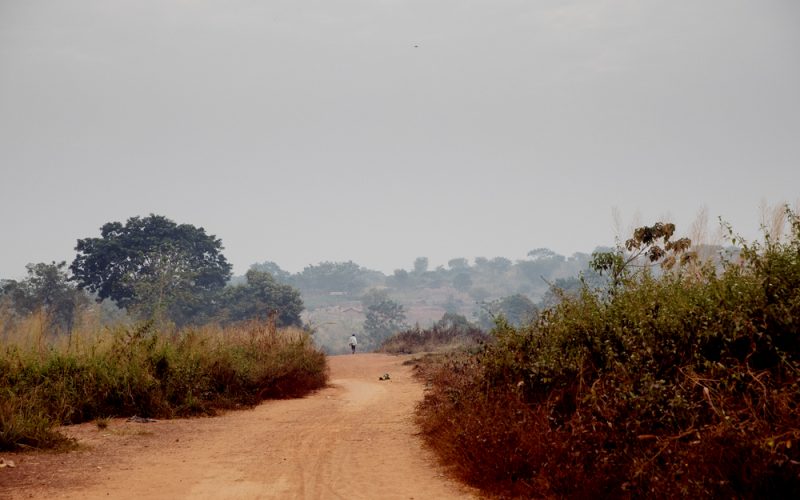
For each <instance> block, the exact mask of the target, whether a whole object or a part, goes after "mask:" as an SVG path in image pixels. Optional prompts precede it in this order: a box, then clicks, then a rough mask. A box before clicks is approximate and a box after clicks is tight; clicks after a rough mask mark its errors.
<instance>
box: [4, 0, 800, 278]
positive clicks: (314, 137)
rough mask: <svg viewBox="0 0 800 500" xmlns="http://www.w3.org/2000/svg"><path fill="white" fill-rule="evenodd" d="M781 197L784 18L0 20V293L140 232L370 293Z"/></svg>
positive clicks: (204, 9)
mask: <svg viewBox="0 0 800 500" xmlns="http://www.w3.org/2000/svg"><path fill="white" fill-rule="evenodd" d="M799 187H800V2H798V1H796V0H782V1H781V0H752V1H740V0H708V1H701V0H686V1H679V0H629V1H623V0H585V1H583V0H581V1H578V0H574V1H555V0H552V1H537V0H483V1H475V0H280V1H276V0H261V1H256V0H252V1H244V0H225V1H190V0H183V1H175V0H154V1H145V0H131V1H114V0H94V1H89V0H71V1H68V2H66V1H58V0H53V1H37V0H19V1H16V0H0V214H1V215H0V217H2V219H0V235H2V245H1V246H0V248H2V250H0V277H8V278H18V277H21V276H22V275H24V273H25V269H24V265H25V264H26V263H28V262H40V261H51V260H67V261H71V260H72V258H73V257H74V250H73V248H74V246H75V241H76V240H77V239H78V238H82V237H87V236H97V235H98V234H99V230H98V228H99V227H100V226H101V225H102V224H103V223H105V222H108V221H112V220H118V221H124V220H125V219H127V218H128V217H130V216H134V215H147V214H149V213H157V214H162V215H166V216H168V217H170V218H172V219H173V220H175V221H177V222H187V223H192V224H195V225H197V226H203V227H205V228H206V230H207V231H209V232H210V233H213V234H215V235H217V236H218V237H221V238H222V240H223V242H224V244H225V247H226V250H225V254H226V255H227V257H228V259H229V260H230V261H231V262H232V263H233V264H234V266H235V272H236V273H242V272H244V271H245V270H246V269H247V267H248V266H249V265H250V264H251V263H253V262H256V261H263V260H273V261H276V262H277V263H279V264H280V265H281V266H282V267H284V268H286V269H289V270H292V271H298V270H300V269H302V268H303V267H304V266H306V265H308V264H312V263H317V262H319V261H322V260H348V259H352V260H354V261H356V262H358V263H359V264H361V265H364V266H367V267H371V268H376V269H380V270H383V271H387V272H390V271H392V270H393V269H395V268H399V267H405V268H409V267H410V266H411V264H412V262H413V259H414V258H415V257H417V256H422V255H425V256H428V257H429V258H430V260H431V264H432V265H437V264H443V263H445V262H446V261H447V260H448V259H450V258H452V257H467V258H470V259H471V258H473V257H475V256H486V257H493V256H498V255H502V256H505V257H509V258H512V259H515V258H523V257H524V256H525V254H526V253H527V251H528V250H530V249H532V248H535V247H541V246H547V247H550V248H552V249H554V250H556V251H558V252H561V253H566V254H571V253H572V252H575V251H591V250H592V248H594V247H595V246H596V245H598V244H609V243H611V242H612V241H613V237H614V227H613V220H612V215H611V213H612V208H613V207H617V208H618V209H619V212H620V213H621V215H622V219H623V221H624V222H626V223H627V222H629V220H630V219H631V218H632V217H634V214H636V213H637V212H638V213H640V214H641V221H642V222H646V223H650V222H654V221H655V220H656V219H657V218H659V217H661V216H663V215H669V216H670V218H671V220H673V221H674V222H676V223H677V224H678V230H679V232H681V230H682V229H684V230H685V229H687V226H688V225H689V224H690V223H691V222H692V221H693V219H694V217H695V214H696V213H697V211H698V210H699V209H700V208H701V207H703V206H707V207H708V211H709V213H710V215H711V216H712V217H716V216H723V217H724V218H725V219H727V220H728V221H730V222H731V223H733V224H734V226H735V228H736V229H738V230H739V231H740V232H741V233H743V234H745V235H751V236H752V235H755V234H756V232H757V228H758V220H759V204H760V203H761V202H762V200H766V201H768V202H770V203H775V202H780V201H789V202H794V201H795V200H797V199H798V198H799V197H800V189H799Z"/></svg>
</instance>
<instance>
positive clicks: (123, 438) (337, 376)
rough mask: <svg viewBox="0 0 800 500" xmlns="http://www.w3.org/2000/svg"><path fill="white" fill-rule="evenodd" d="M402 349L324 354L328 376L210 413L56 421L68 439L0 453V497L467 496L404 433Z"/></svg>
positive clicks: (408, 381) (408, 396) (411, 393)
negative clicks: (68, 443) (325, 382)
mask: <svg viewBox="0 0 800 500" xmlns="http://www.w3.org/2000/svg"><path fill="white" fill-rule="evenodd" d="M405 359H407V358H405V357H396V356H387V355H382V354H357V355H355V356H352V355H344V356H332V357H329V358H328V360H329V363H330V369H331V382H330V386H329V387H328V388H326V389H323V390H320V391H318V392H316V393H314V394H311V395H309V396H308V397H306V398H303V399H295V400H285V401H268V402H265V403H264V404H262V405H260V406H258V407H256V408H255V409H252V410H242V411H234V412H230V413H227V414H224V415H222V416H219V417H214V418H193V419H178V420H163V421H158V422H155V423H132V422H126V421H124V420H122V419H114V420H112V421H111V423H110V424H109V426H108V428H107V429H105V430H100V429H98V427H97V426H96V425H95V424H93V423H87V424H82V425H77V426H71V427H67V428H65V429H66V430H65V432H66V433H67V434H69V435H71V436H73V437H75V438H76V439H77V440H78V441H79V443H81V448H80V449H79V450H78V451H73V452H69V453H26V454H10V453H5V454H2V453H0V456H2V457H4V458H6V459H11V460H14V461H15V462H16V464H17V467H15V468H13V469H11V468H4V469H0V498H47V499H51V498H58V499H67V498H69V499H84V498H115V499H116V498H122V499H124V498H131V499H133V498H135V499H143V498H165V499H166V498H169V499H172V498H192V499H195V498H196V499H226V498H228V499H239V498H242V499H251V498H252V499H255V498H263V499H271V498H280V499H286V498H298V499H299V498H302V499H315V498H320V499H328V498H333V499H336V498H341V499H345V498H346V499H359V498H363V499H394V498H396V499H401V498H402V499H412V498H413V499H447V498H470V497H472V496H473V495H474V493H473V492H471V491H470V490H468V489H467V488H466V487H464V486H461V485H460V484H458V483H457V482H455V481H453V480H450V479H448V478H447V477H445V475H444V472H443V470H442V469H441V468H440V467H438V466H437V465H436V463H435V460H434V458H433V456H432V454H431V453H430V452H429V451H428V450H426V449H425V448H423V446H422V442H421V440H420V438H419V437H418V436H416V435H415V432H416V429H415V427H414V425H413V422H412V413H413V410H414V405H415V403H416V402H417V401H419V400H420V398H421V397H422V387H421V385H420V384H419V382H417V381H415V380H413V379H412V376H411V369H410V368H409V367H407V366H402V362H403V361H404V360H405ZM384 373H389V375H390V377H391V379H390V380H388V381H379V380H378V377H380V376H381V375H383V374H384Z"/></svg>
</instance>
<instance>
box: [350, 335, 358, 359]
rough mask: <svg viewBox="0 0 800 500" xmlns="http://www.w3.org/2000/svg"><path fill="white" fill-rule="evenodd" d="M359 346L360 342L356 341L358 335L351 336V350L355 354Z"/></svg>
mask: <svg viewBox="0 0 800 500" xmlns="http://www.w3.org/2000/svg"><path fill="white" fill-rule="evenodd" d="M357 345H358V340H356V334H355V333H354V334H352V335H350V349H352V350H353V354H355V353H356V346H357Z"/></svg>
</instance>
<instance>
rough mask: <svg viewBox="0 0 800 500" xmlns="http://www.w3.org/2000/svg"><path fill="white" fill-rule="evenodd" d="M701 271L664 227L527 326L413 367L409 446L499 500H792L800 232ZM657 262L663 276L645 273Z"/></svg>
mask: <svg viewBox="0 0 800 500" xmlns="http://www.w3.org/2000/svg"><path fill="white" fill-rule="evenodd" d="M783 220H784V222H785V223H787V224H786V226H785V227H786V230H785V231H781V232H775V231H768V232H766V236H765V238H764V240H763V241H761V242H755V243H747V242H744V241H741V239H740V238H737V237H736V236H735V235H733V234H732V232H731V235H730V239H731V243H732V244H733V245H735V246H736V251H734V252H731V253H729V254H728V255H727V256H723V257H722V258H721V259H720V260H718V261H716V262H715V263H713V264H712V263H709V262H706V263H704V262H702V261H700V260H698V259H697V255H696V254H694V253H693V252H692V250H691V247H690V242H689V241H688V240H685V239H679V240H674V239H672V233H673V232H674V226H672V225H671V224H656V225H654V226H652V227H644V228H640V229H639V230H637V231H636V233H635V235H634V237H633V238H631V240H629V241H628V242H627V243H626V245H625V246H624V247H622V246H620V248H619V249H617V250H616V251H613V252H606V253H602V254H596V255H595V256H594V260H593V263H594V267H595V269H596V270H597V271H598V272H602V273H603V274H604V275H605V276H608V277H610V280H609V285H608V286H606V287H604V288H593V287H591V286H589V285H588V284H586V283H584V285H583V287H582V289H581V290H580V291H579V293H578V294H560V293H558V291H556V293H555V294H556V295H557V296H559V300H558V301H556V303H555V304H554V305H553V306H551V307H549V308H547V309H545V310H544V311H542V312H541V313H540V314H539V315H538V317H537V319H536V320H535V321H533V322H532V323H530V324H528V325H523V326H512V325H510V324H509V323H507V322H505V321H504V320H503V319H502V318H500V319H499V320H498V322H497V325H496V327H495V329H494V331H493V333H494V335H495V337H496V342H495V343H493V344H488V345H487V346H486V347H485V349H483V350H482V351H481V352H480V353H478V354H466V353H461V354H459V355H454V356H450V357H448V358H446V360H445V361H444V362H442V363H440V364H438V365H436V366H434V367H430V366H428V367H426V368H424V370H423V372H422V376H423V377H424V378H426V379H427V381H428V382H429V390H428V391H427V393H426V396H425V399H424V401H423V402H422V403H421V405H420V406H419V408H418V423H419V425H420V427H421V430H422V435H423V436H424V438H425V439H426V440H427V442H428V443H429V445H430V446H431V447H432V448H433V449H434V450H435V451H436V452H437V453H438V454H439V456H440V457H441V459H442V461H443V462H444V463H446V464H449V465H451V466H452V468H453V469H454V470H455V471H456V473H457V474H459V475H460V476H461V477H462V478H463V479H465V480H466V481H468V482H470V483H472V484H473V485H476V486H478V487H480V488H482V489H484V491H485V492H487V493H489V494H492V495H498V496H503V497H522V498H532V497H535V498H539V497H543V498H551V497H559V498H562V497H570V498H586V497H596V496H600V497H633V498H685V497H690V496H702V497H706V498H708V497H714V498H717V497H719V498H798V497H800V451H799V449H800V442H799V441H800V385H799V384H800V380H799V378H798V375H800V219H798V216H797V214H795V213H793V212H792V211H790V210H789V209H788V208H787V209H786V212H785V218H784V219H783ZM655 264H662V265H661V266H658V267H656V266H655Z"/></svg>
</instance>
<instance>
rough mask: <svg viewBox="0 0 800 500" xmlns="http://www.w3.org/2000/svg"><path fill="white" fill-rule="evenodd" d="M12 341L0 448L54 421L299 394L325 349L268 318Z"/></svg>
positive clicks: (29, 441)
mask: <svg viewBox="0 0 800 500" xmlns="http://www.w3.org/2000/svg"><path fill="white" fill-rule="evenodd" d="M26 333H27V332H26ZM40 334H41V332H40ZM18 340H20V341H18V342H13V341H6V342H4V344H3V345H2V350H0V394H2V395H3V397H2V398H0V449H14V448H19V447H37V448H45V447H51V446H53V445H57V444H58V443H60V442H61V441H63V438H61V437H60V436H59V435H58V434H56V433H55V432H54V431H53V429H54V428H55V426H57V425H59V424H72V423H79V422H85V421H89V420H93V419H97V418H105V417H108V416H111V415H114V416H131V415H139V416H143V417H158V418H170V417H175V416H184V415H197V414H213V413H214V412H215V411H217V410H219V409H224V408H236V407H240V406H251V405H255V404H257V403H258V402H260V401H261V400H263V399H265V398H285V397H297V396H302V395H303V394H306V393H307V392H309V391H312V390H314V389H317V388H320V387H322V386H324V385H325V383H326V381H327V365H326V361H325V356H324V354H323V353H322V352H320V351H319V350H318V349H316V348H315V347H314V346H313V345H312V342H311V340H310V338H309V336H308V334H307V333H306V332H304V331H302V330H300V329H286V330H280V331H277V330H275V329H274V327H271V325H270V324H268V323H258V322H249V323H243V324H240V325H236V326H231V327H226V328H224V329H223V328H217V327H210V326H208V327H202V328H193V329H186V330H182V331H178V332H173V333H164V332H158V331H155V330H154V328H153V326H152V324H151V323H145V324H143V325H140V326H138V327H124V326H119V327H117V328H116V329H114V330H112V331H109V332H106V333H103V334H91V335H87V334H77V335H75V336H74V338H73V339H71V342H70V343H69V346H64V345H63V338H56V339H49V340H48V339H42V338H40V339H37V340H35V341H31V339H29V338H21V339H19V338H18Z"/></svg>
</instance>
